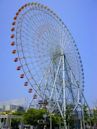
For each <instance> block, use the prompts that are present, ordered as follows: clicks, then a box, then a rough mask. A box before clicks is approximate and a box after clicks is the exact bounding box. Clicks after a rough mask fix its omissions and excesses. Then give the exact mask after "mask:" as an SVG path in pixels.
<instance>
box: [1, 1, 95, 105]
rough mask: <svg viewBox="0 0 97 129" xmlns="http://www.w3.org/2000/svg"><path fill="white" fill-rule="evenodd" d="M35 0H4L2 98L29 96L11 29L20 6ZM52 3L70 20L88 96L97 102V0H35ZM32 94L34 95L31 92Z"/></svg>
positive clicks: (52, 5)
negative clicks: (12, 40) (16, 61)
mask: <svg viewBox="0 0 97 129" xmlns="http://www.w3.org/2000/svg"><path fill="white" fill-rule="evenodd" d="M27 2H33V0H0V102H1V101H5V100H10V99H15V98H22V97H29V94H28V93H27V89H26V88H24V87H23V82H24V81H25V79H23V80H22V79H19V74H20V73H21V72H17V71H16V70H15V68H16V64H15V63H14V62H13V59H14V56H13V55H12V54H11V51H12V47H11V46H10V42H11V40H10V34H11V32H10V29H11V23H12V22H13V17H14V15H15V13H16V12H17V10H18V9H19V8H20V7H21V6H22V5H23V4H25V3H27ZM35 2H39V3H43V4H44V5H47V6H49V8H51V9H52V10H53V11H54V12H55V13H56V14H57V15H58V16H59V17H60V18H61V19H62V20H63V22H64V23H65V24H66V26H67V27H68V29H69V30H70V32H71V33H72V36H73V37H74V39H75V41H76V44H77V46H78V48H79V51H80V54H81V58H82V62H83V66H84V73H85V97H86V99H87V101H88V103H89V104H90V105H94V104H95V102H97V79H96V78H97V76H96V73H97V36H96V34H97V1H96V0H60V1H58V0H37V1H36V0H35ZM30 97H31V96H30Z"/></svg>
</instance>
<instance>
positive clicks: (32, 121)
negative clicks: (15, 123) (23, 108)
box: [23, 109, 47, 125]
mask: <svg viewBox="0 0 97 129" xmlns="http://www.w3.org/2000/svg"><path fill="white" fill-rule="evenodd" d="M46 113H47V111H46V110H45V109H29V110H28V111H27V112H26V113H25V114H24V116H23V121H24V123H25V124H29V125H37V124H38V123H39V122H38V121H39V120H43V115H44V114H46Z"/></svg>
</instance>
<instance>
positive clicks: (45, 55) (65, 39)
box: [11, 3, 84, 126]
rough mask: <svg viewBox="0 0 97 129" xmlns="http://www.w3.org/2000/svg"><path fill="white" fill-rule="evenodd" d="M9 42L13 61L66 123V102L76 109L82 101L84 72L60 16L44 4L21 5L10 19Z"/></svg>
mask: <svg viewBox="0 0 97 129" xmlns="http://www.w3.org/2000/svg"><path fill="white" fill-rule="evenodd" d="M11 31H12V35H11V39H12V42H11V46H15V47H16V48H15V49H14V50H13V51H12V53H13V54H16V53H17V57H16V58H15V59H14V62H18V61H19V62H20V65H19V66H18V67H17V68H16V69H17V70H22V71H23V73H22V74H21V75H20V78H24V77H26V79H27V81H26V82H25V83H24V86H28V85H29V86H31V88H30V89H29V93H31V92H32V91H33V90H34V91H35V93H36V94H35V95H34V98H37V95H38V96H39V98H41V100H43V101H44V102H45V104H46V105H47V108H48V110H49V111H50V112H54V111H59V112H60V114H61V116H62V118H64V124H65V126H66V120H65V117H66V116H65V112H66V105H69V104H72V105H73V110H74V111H75V110H77V107H78V105H80V104H81V103H82V94H83V90H84V73H83V66H82V61H81V57H80V54H79V51H78V48H77V46H76V44H75V41H74V39H73V37H72V35H71V33H70V31H69V30H68V28H67V27H66V25H65V24H64V23H63V22H62V20H61V19H60V18H59V17H58V16H57V15H56V14H55V13H54V12H53V11H52V10H50V9H49V8H48V7H47V6H44V5H42V4H39V3H28V4H25V5H23V6H22V7H21V8H20V9H19V10H18V12H17V13H16V16H15V17H14V22H13V23H12V29H11Z"/></svg>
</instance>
